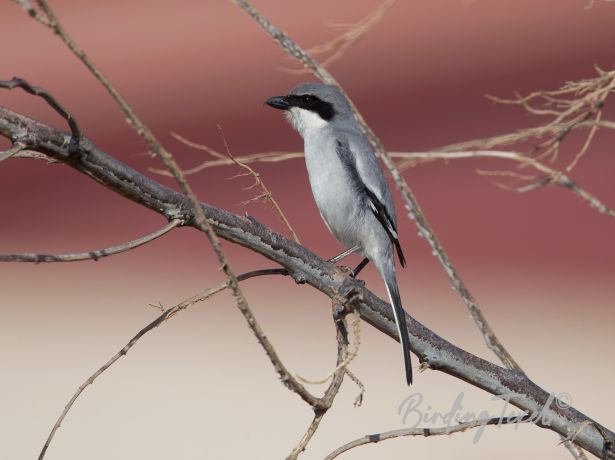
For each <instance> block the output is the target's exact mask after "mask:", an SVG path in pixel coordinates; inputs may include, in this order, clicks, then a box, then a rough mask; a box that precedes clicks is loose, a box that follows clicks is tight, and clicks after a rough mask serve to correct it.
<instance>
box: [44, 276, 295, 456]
mask: <svg viewBox="0 0 615 460" xmlns="http://www.w3.org/2000/svg"><path fill="white" fill-rule="evenodd" d="M286 274H288V272H287V271H286V270H285V269H265V270H255V271H252V272H247V273H244V274H242V275H239V276H238V277H237V279H238V280H239V281H243V280H247V279H249V278H254V277H256V276H265V275H286ZM228 287H229V281H228V280H227V281H225V282H223V283H220V284H219V285H217V286H214V287H212V288H209V289H206V290H204V291H202V292H200V293H198V294H196V295H194V296H192V297H190V298H189V299H186V300H184V301H183V302H181V303H179V304H177V305H175V306H174V307H172V308H169V309H168V310H164V312H163V313H162V314H161V315H160V316H158V317H157V318H156V319H155V320H154V321H152V322H151V323H149V324H148V325H147V326H145V327H144V328H143V329H141V330H140V331H139V332H138V333H137V334H136V335H135V336H134V337H133V338H132V339H130V340H129V341H128V343H127V344H126V345H124V347H122V349H121V350H120V351H118V352H117V353H116V354H115V355H113V356H112V357H111V359H109V361H107V362H106V363H105V364H103V365H102V366H101V367H100V368H99V369H98V370H97V371H96V372H94V373H93V374H92V375H91V376H90V377H88V379H87V380H86V381H85V382H83V383H82V384H81V385H80V386H79V388H77V391H75V393H74V394H73V396H72V397H71V398H70V400H69V401H68V403H67V404H66V406H65V407H64V410H63V411H62V413H61V414H60V416H59V417H58V419H57V420H56V423H55V424H54V425H53V428H52V429H51V433H49V436H48V437H47V440H46V441H45V444H44V445H43V448H42V450H41V453H40V454H39V456H38V459H39V460H42V459H43V458H44V457H45V453H46V452H47V449H48V448H49V445H50V444H51V441H52V440H53V437H54V436H55V434H56V432H57V431H58V428H60V425H62V422H63V421H64V419H65V418H66V416H67V415H68V412H69V411H70V410H71V408H72V407H73V405H74V404H75V402H76V401H77V398H79V396H80V395H81V393H83V390H85V389H86V388H87V387H88V386H89V385H91V384H92V383H94V381H95V380H96V379H97V378H98V377H99V376H100V375H101V374H102V373H103V372H105V371H106V370H107V369H109V368H110V367H111V366H112V365H113V364H115V363H116V362H117V361H118V360H119V359H120V358H121V357H122V356H125V355H126V354H127V353H128V351H129V350H130V349H131V348H132V347H133V346H134V345H135V344H136V343H137V342H138V341H139V340H140V339H141V337H143V336H144V335H145V334H147V333H148V332H149V331H151V330H152V329H155V328H157V327H158V326H160V325H161V324H162V323H164V322H165V321H166V320H168V319H170V318H172V317H173V316H175V315H176V314H177V313H179V312H180V311H182V310H185V309H186V308H188V307H190V306H192V305H194V304H195V303H197V302H201V301H203V300H206V299H208V298H210V297H211V296H213V295H214V294H217V293H218V292H220V291H223V290H224V289H226V288H228Z"/></svg>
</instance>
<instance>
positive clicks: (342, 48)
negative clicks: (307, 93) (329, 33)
mask: <svg viewBox="0 0 615 460" xmlns="http://www.w3.org/2000/svg"><path fill="white" fill-rule="evenodd" d="M395 1H396V0H384V1H383V2H382V3H381V4H380V5H379V6H378V7H377V8H376V9H375V10H373V11H371V12H370V13H369V14H368V15H367V16H365V17H364V18H363V19H361V20H360V21H358V22H357V23H355V24H352V25H350V26H347V28H348V30H346V31H345V32H344V33H342V34H341V35H339V36H337V37H335V38H334V39H332V40H329V41H327V42H325V43H323V44H321V45H317V46H314V47H312V48H310V49H308V50H307V52H308V53H309V54H310V55H312V56H319V55H325V54H327V53H331V54H330V55H329V57H327V58H325V59H324V60H323V61H322V62H321V65H322V66H323V67H327V66H328V65H329V64H331V63H333V62H334V61H337V60H338V59H340V58H341V57H342V56H343V55H344V54H345V53H346V52H347V51H348V50H349V49H350V47H352V46H353V45H354V44H356V43H357V42H358V41H359V40H360V39H361V38H363V37H364V36H365V35H366V34H367V33H368V32H369V31H370V30H372V28H373V27H374V26H375V25H376V24H378V23H379V22H380V21H381V20H382V18H384V15H385V13H386V12H387V10H388V9H389V8H390V7H391V6H393V4H394V3H395ZM280 70H283V71H284V72H287V73H290V74H296V75H298V74H304V73H306V69H287V68H285V67H281V68H280Z"/></svg>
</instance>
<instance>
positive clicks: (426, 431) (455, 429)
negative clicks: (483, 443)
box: [325, 417, 529, 460]
mask: <svg viewBox="0 0 615 460" xmlns="http://www.w3.org/2000/svg"><path fill="white" fill-rule="evenodd" d="M528 421H529V419H528V418H526V417H524V418H521V419H517V418H512V419H508V418H506V417H495V418H490V419H487V420H474V421H472V422H466V423H460V424H458V425H455V426H452V427H451V426H444V427H439V428H404V429H401V430H393V431H387V432H384V433H376V434H369V435H367V436H363V437H362V438H359V439H355V440H354V441H351V442H349V443H347V444H344V445H343V446H341V447H338V448H337V449H335V450H334V451H333V452H331V453H330V454H329V455H327V456H326V457H325V460H333V459H334V458H336V457H337V456H339V455H341V454H343V453H344V452H347V451H349V450H350V449H353V448H355V447H359V446H364V445H365V444H371V443H377V442H380V441H386V440H387V439H395V438H399V437H403V436H423V437H428V436H443V435H447V436H448V435H450V434H453V433H462V432H464V431H467V430H470V429H473V428H481V427H485V426H487V425H497V426H500V425H507V424H508V425H510V424H515V423H526V422H528Z"/></svg>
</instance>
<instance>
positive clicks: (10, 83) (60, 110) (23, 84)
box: [0, 77, 81, 142]
mask: <svg viewBox="0 0 615 460" xmlns="http://www.w3.org/2000/svg"><path fill="white" fill-rule="evenodd" d="M0 88H5V89H14V88H21V89H23V90H24V91H25V92H27V93H30V94H32V95H34V96H38V97H40V98H42V99H44V100H45V102H47V104H48V105H49V107H51V108H52V109H53V110H55V112H56V113H57V114H58V115H60V116H61V117H62V118H64V119H65V120H66V122H67V123H68V126H69V127H70V132H71V133H72V135H73V139H72V141H75V142H76V141H78V140H79V139H80V138H81V129H80V128H79V125H78V124H77V120H75V117H73V115H72V114H71V113H70V112H69V111H68V110H66V109H65V108H64V107H63V106H62V104H60V103H59V102H58V101H57V100H56V99H55V98H54V97H53V96H52V95H51V94H49V92H47V90H45V89H43V88H40V87H38V86H33V85H31V84H30V83H28V82H27V81H26V80H24V79H23V78H18V77H13V78H12V79H11V80H0Z"/></svg>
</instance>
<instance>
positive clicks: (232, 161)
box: [151, 125, 301, 244]
mask: <svg viewBox="0 0 615 460" xmlns="http://www.w3.org/2000/svg"><path fill="white" fill-rule="evenodd" d="M218 129H219V130H220V134H221V136H222V140H223V143H224V149H225V151H226V156H225V155H223V154H221V153H220V152H218V151H216V150H214V149H212V148H211V147H209V146H207V145H204V144H198V143H196V142H193V141H190V140H188V139H186V138H184V137H182V136H180V135H179V134H177V133H171V134H172V136H173V137H174V138H175V139H177V140H178V141H180V142H181V143H183V144H185V145H187V146H189V147H192V148H194V149H197V150H202V151H204V152H207V153H209V154H210V155H211V156H213V157H215V158H217V160H216V161H217V163H216V165H221V164H225V165H236V166H239V167H240V168H242V169H245V170H246V171H248V174H249V175H251V176H252V177H253V178H254V185H252V186H251V187H249V188H254V187H259V188H260V189H261V192H262V193H261V194H260V195H258V196H256V197H254V198H251V199H249V200H247V201H244V202H243V204H248V203H251V202H253V201H258V200H261V201H263V202H265V203H266V202H270V203H271V204H272V206H273V208H274V209H275V211H276V212H277V214H278V216H279V217H280V219H281V220H282V222H283V223H284V225H285V226H286V228H287V229H288V231H289V232H290V234H291V235H292V237H293V239H294V240H295V241H296V242H297V243H299V244H301V241H299V237H298V236H297V233H296V232H295V230H294V229H293V227H292V225H291V224H290V222H289V221H288V218H287V217H286V215H285V214H284V211H282V208H281V207H280V205H279V204H278V201H277V200H276V199H275V198H274V196H273V193H271V190H270V189H269V187H267V185H265V183H264V182H263V180H262V178H261V176H260V174H259V173H258V172H256V171H255V170H254V169H253V168H251V167H250V166H248V165H247V164H246V163H244V162H243V161H241V160H240V159H239V158H237V157H235V156H234V155H233V154H232V153H231V151H230V149H229V147H228V142H227V140H226V136H225V135H224V131H223V130H222V127H221V126H220V125H218ZM227 160H228V161H227ZM207 167H208V166H206V167H205V168H207ZM205 168H201V169H199V170H198V171H200V170H202V169H205ZM151 171H153V172H156V173H159V174H163V175H164V172H166V171H164V170H159V169H153V170H152V169H151ZM193 172H197V171H191V172H189V171H186V170H185V171H184V174H192V173H193Z"/></svg>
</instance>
